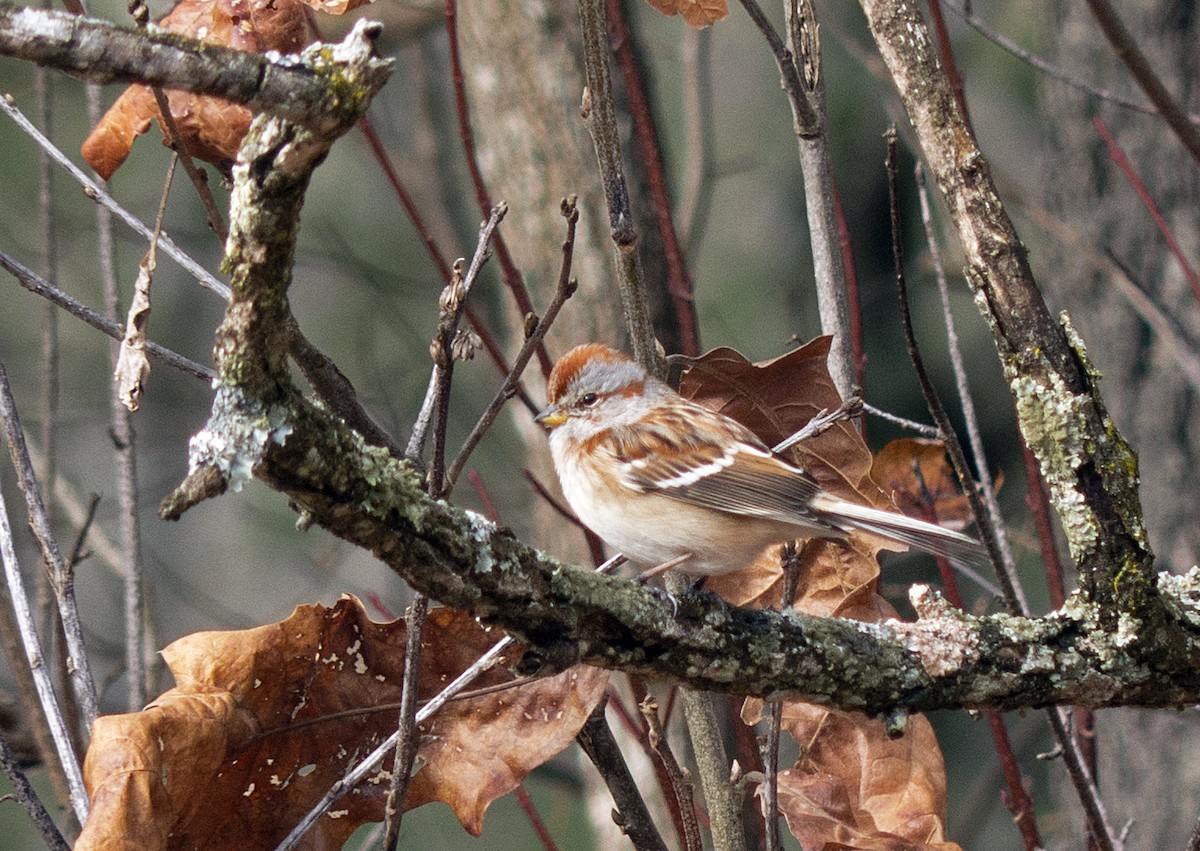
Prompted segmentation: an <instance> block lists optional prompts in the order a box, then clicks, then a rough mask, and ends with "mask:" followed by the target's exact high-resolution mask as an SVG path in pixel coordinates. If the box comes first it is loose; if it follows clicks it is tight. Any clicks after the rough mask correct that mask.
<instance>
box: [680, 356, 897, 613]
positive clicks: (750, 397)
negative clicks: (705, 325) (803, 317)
mask: <svg viewBox="0 0 1200 851" xmlns="http://www.w3.org/2000/svg"><path fill="white" fill-rule="evenodd" d="M829 344H830V338H829V337H818V338H817V339H815V340H813V341H812V342H810V343H808V344H806V345H804V346H801V347H800V348H798V349H796V350H794V351H792V352H789V353H788V354H786V355H783V356H781V357H778V358H775V359H774V360H770V361H765V362H763V363H750V362H749V361H748V360H746V359H745V358H744V357H742V355H741V354H739V353H738V352H736V351H734V350H733V349H727V348H721V349H714V350H713V351H711V352H709V353H707V354H706V355H704V356H703V357H701V358H698V359H696V360H694V361H691V362H690V363H689V366H688V369H687V371H686V372H685V373H684V374H683V377H682V379H681V380H680V387H679V392H680V393H682V394H683V395H684V396H686V397H687V398H689V399H692V400H693V401H695V402H697V403H699V404H701V405H704V406H705V407H708V408H712V409H713V410H716V411H720V412H721V413H723V414H726V415H727V416H729V417H732V418H733V419H735V420H737V421H738V422H740V423H742V424H743V425H745V426H746V427H747V428H749V429H750V430H751V431H753V432H754V433H755V434H756V435H758V437H759V438H760V439H762V441H763V442H764V443H766V444H767V445H769V446H774V445H775V444H777V443H779V442H781V441H782V440H784V439H785V438H787V437H790V436H791V435H792V434H794V433H796V432H797V431H799V430H800V429H801V428H802V427H803V426H804V425H805V424H806V423H808V421H809V420H811V419H812V418H813V417H815V416H816V415H818V414H819V413H821V412H822V411H824V410H834V409H836V408H837V407H838V405H840V404H841V402H842V399H841V397H840V396H839V395H838V392H837V389H836V388H835V387H834V384H833V379H832V378H830V377H829V368H828V366H827V365H826V361H827V358H828V355H829ZM787 454H788V455H789V457H790V458H791V460H792V461H793V462H794V463H796V464H797V465H799V466H800V467H803V468H804V469H805V470H807V471H808V473H809V474H810V475H812V476H813V478H815V479H816V480H817V481H818V482H820V483H821V485H822V486H823V487H825V488H826V489H827V490H829V491H830V492H832V493H835V494H837V495H838V496H841V497H845V498H847V499H853V500H855V501H858V502H862V503H865V504H868V505H875V506H878V507H880V508H889V509H890V508H892V507H893V506H892V505H891V504H890V502H889V501H888V499H887V497H886V495H885V494H884V493H883V491H881V490H880V489H879V487H878V486H877V485H876V484H875V482H874V481H873V480H872V479H871V475H870V471H871V451H870V449H868V448H867V445H866V444H865V443H864V442H863V440H862V438H861V437H860V436H859V434H858V431H857V430H856V429H855V428H854V425H853V424H852V423H850V422H847V421H842V422H838V423H835V424H834V425H833V426H832V427H831V428H829V429H828V430H827V431H825V432H822V433H821V434H819V435H817V436H815V437H813V438H810V439H808V440H805V441H802V442H801V443H799V444H797V445H795V446H793V447H792V448H791V449H790V450H788V453H787ZM885 546H886V547H888V548H894V547H896V546H898V545H896V544H891V543H887V542H884V541H883V540H881V539H879V538H875V537H873V536H868V535H852V536H851V537H850V546H848V547H846V546H836V545H832V544H830V543H829V542H827V541H819V540H814V541H806V542H805V543H804V544H803V546H802V550H801V554H800V555H801V563H802V568H801V582H800V588H799V593H800V596H799V597H798V598H797V600H796V605H797V607H799V608H802V609H803V610H804V611H807V612H810V613H812V614H819V615H835V614H836V615H840V616H843V617H856V618H860V619H869V620H873V619H874V618H875V616H876V615H877V613H878V609H877V603H878V602H882V601H880V600H879V599H878V597H876V595H875V593H874V587H875V581H876V579H877V578H878V577H879V562H878V561H877V560H876V558H875V556H876V553H878V551H879V550H880V549H881V548H883V547H885ZM781 575H782V572H781V569H780V565H779V548H778V547H771V548H770V549H768V550H767V551H766V552H764V553H763V555H762V556H760V557H759V559H758V560H757V561H756V562H755V563H754V564H753V565H751V566H750V567H747V568H746V569H745V570H739V571H737V572H735V573H730V574H726V575H724V576H715V577H711V578H710V579H708V580H707V581H706V583H705V587H706V588H708V589H709V590H711V591H714V592H716V593H717V594H720V595H721V596H722V597H724V598H725V599H727V600H728V601H729V602H731V603H734V604H736V605H757V606H778V605H779V580H780V578H781Z"/></svg>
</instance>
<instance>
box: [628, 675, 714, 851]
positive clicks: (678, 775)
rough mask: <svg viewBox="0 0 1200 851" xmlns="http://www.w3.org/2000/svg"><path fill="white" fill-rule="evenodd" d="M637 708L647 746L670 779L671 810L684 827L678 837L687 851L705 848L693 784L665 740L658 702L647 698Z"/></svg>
mask: <svg viewBox="0 0 1200 851" xmlns="http://www.w3.org/2000/svg"><path fill="white" fill-rule="evenodd" d="M638 709H640V710H641V713H642V719H643V720H644V721H645V723H646V733H647V744H648V745H649V747H650V750H651V752H652V753H653V754H654V756H655V758H656V759H657V760H658V761H659V762H661V763H662V767H663V770H664V771H665V772H666V774H667V777H668V778H669V779H670V784H671V785H670V791H671V795H672V796H673V797H674V798H675V806H674V807H673V808H672V809H673V810H674V811H675V812H678V813H679V816H680V823H681V826H682V828H683V835H682V836H680V837H679V838H680V839H681V840H683V846H684V848H686V849H687V851H700V849H701V848H703V847H704V842H703V840H702V839H701V837H700V825H699V824H698V823H697V821H696V804H695V801H693V792H694V784H693V783H692V780H691V778H690V777H688V775H687V772H685V771H684V770H683V768H682V766H680V764H679V760H678V759H676V758H675V752H674V751H673V750H672V749H671V745H670V743H669V742H668V741H667V734H666V732H665V731H664V730H663V724H662V718H661V716H660V715H659V714H658V703H657V702H656V701H655V700H654V699H653V698H652V697H650V696H649V695H647V696H646V697H644V698H642V700H641V702H640V703H639V704H638ZM664 791H665V790H664Z"/></svg>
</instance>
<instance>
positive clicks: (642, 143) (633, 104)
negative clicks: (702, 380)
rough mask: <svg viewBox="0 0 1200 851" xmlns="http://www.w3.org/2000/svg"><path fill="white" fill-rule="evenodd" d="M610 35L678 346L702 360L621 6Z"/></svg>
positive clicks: (612, 1) (610, 1)
mask: <svg viewBox="0 0 1200 851" xmlns="http://www.w3.org/2000/svg"><path fill="white" fill-rule="evenodd" d="M607 12H608V21H609V33H610V34H611V42H612V49H613V53H614V54H615V56H616V60H617V67H618V68H619V69H620V71H621V76H622V77H623V78H624V81H625V93H626V98H627V100H628V111H629V116H630V118H631V119H632V120H633V132H634V135H635V136H636V137H637V143H638V148H639V150H640V151H641V155H642V157H641V159H642V165H643V167H644V168H645V174H646V183H647V184H648V187H649V190H650V198H651V201H652V203H653V206H654V215H655V219H656V223H657V225H658V233H659V240H660V242H661V243H662V251H663V259H664V260H665V261H666V266H667V280H666V281H665V283H666V286H667V295H668V296H669V298H670V301H671V304H672V305H673V307H674V308H675V320H676V323H677V324H678V327H679V346H680V352H681V353H682V354H685V355H688V356H689V357H698V356H699V355H700V328H699V324H698V320H697V318H696V305H695V298H694V294H693V292H692V276H691V274H690V273H689V272H688V268H687V261H686V259H685V258H684V254H683V248H682V246H681V245H680V244H679V235H678V233H677V231H676V229H675V221H674V219H673V217H672V215H671V196H670V192H669V190H668V188H667V176H666V168H665V166H664V165H663V156H662V148H661V146H660V144H659V140H658V131H657V129H656V128H655V126H654V113H653V111H652V110H651V109H650V98H649V95H648V94H647V93H646V81H645V76H644V74H643V73H642V69H641V67H640V65H641V63H640V62H639V58H638V55H637V53H638V51H637V49H636V45H635V43H634V38H635V36H634V33H633V31H632V30H630V28H629V25H628V24H627V23H626V22H625V16H624V14H623V13H622V10H621V0H607Z"/></svg>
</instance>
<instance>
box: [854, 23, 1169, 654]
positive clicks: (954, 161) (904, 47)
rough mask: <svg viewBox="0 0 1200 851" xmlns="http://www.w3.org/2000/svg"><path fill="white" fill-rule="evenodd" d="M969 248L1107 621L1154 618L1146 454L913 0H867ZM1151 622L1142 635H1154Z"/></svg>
mask: <svg viewBox="0 0 1200 851" xmlns="http://www.w3.org/2000/svg"><path fill="white" fill-rule="evenodd" d="M862 7H863V10H864V11H865V12H866V15H867V21H868V24H869V25H870V27H871V33H872V35H873V36H874V37H875V42H876V44H877V45H878V47H879V50H880V52H881V54H882V55H883V58H884V61H885V63H886V64H887V67H888V70H889V71H890V72H891V75H892V78H893V80H894V81H895V83H896V87H897V89H898V90H899V92H900V97H901V99H902V100H903V101H904V106H905V108H906V109H907V111H908V116H909V120H910V121H911V122H912V125H913V128H914V129H915V130H916V133H917V137H918V139H919V140H920V143H921V147H922V150H923V151H924V154H925V159H926V161H927V162H928V164H929V168H930V171H931V173H932V174H933V175H934V176H935V178H936V180H937V185H938V188H939V189H940V190H941V192H942V195H943V197H944V198H945V200H946V205H947V207H948V208H949V210H950V215H951V218H952V220H953V222H954V225H955V227H956V229H957V230H958V236H959V240H960V242H961V243H962V246H963V250H964V252H965V253H966V258H967V268H966V276H967V279H968V280H969V281H970V283H971V286H972V287H973V288H974V290H975V302H976V304H977V306H978V307H979V310H980V312H981V313H982V314H983V316H984V319H985V320H986V321H987V322H988V324H989V325H990V326H991V329H992V334H993V337H994V338H995V341H996V346H997V348H998V350H999V353H1000V359H1001V362H1002V364H1003V366H1004V370H1005V375H1006V377H1007V378H1008V381H1009V386H1010V389H1011V391H1012V394H1013V397H1014V399H1015V400H1016V406H1017V414H1018V418H1019V422H1020V427H1021V432H1022V434H1023V435H1024V436H1025V439H1026V441H1027V443H1028V444H1029V446H1030V448H1031V449H1032V450H1033V451H1034V453H1035V454H1036V455H1037V458H1038V461H1039V462H1040V464H1041V467H1042V473H1043V475H1044V476H1045V479H1046V482H1047V483H1048V484H1049V485H1050V489H1051V492H1052V496H1053V500H1054V504H1055V508H1056V509H1057V511H1058V514H1059V516H1060V517H1061V518H1062V521H1063V527H1064V529H1065V531H1066V534H1067V540H1068V542H1069V544H1070V547H1071V554H1072V556H1073V557H1074V558H1075V560H1076V562H1078V564H1079V567H1080V573H1081V584H1082V586H1083V588H1084V590H1085V591H1086V593H1087V594H1088V596H1089V597H1090V598H1091V599H1093V600H1095V601H1096V602H1098V603H1100V604H1101V610H1102V612H1103V622H1104V626H1105V628H1106V629H1109V630H1115V629H1116V628H1117V626H1118V620H1119V619H1120V616H1121V615H1128V616H1132V617H1134V618H1136V619H1139V620H1145V619H1148V620H1150V621H1153V620H1154V618H1155V617H1157V614H1156V611H1155V610H1156V605H1155V595H1154V573H1153V572H1152V570H1151V565H1152V563H1153V555H1152V554H1151V552H1150V546H1149V543H1148V541H1147V539H1146V531H1145V526H1144V524H1143V522H1142V512H1141V504H1140V501H1139V498H1138V491H1137V484H1138V478H1137V457H1136V455H1135V454H1134V453H1133V450H1132V449H1131V448H1130V447H1129V445H1128V444H1127V443H1126V442H1125V440H1124V439H1123V438H1122V437H1121V435H1120V433H1119V432H1118V431H1117V428H1116V425H1115V424H1114V423H1113V421H1112V420H1111V419H1110V418H1109V416H1108V412H1107V411H1106V410H1105V407H1104V402H1103V400H1102V399H1101V397H1100V393H1099V389H1098V387H1097V382H1098V379H1099V375H1098V373H1097V372H1096V370H1095V369H1094V368H1093V367H1092V365H1091V363H1090V362H1089V361H1088V358H1087V354H1086V352H1085V351H1084V348H1083V343H1082V341H1081V340H1080V338H1079V336H1078V335H1077V334H1076V333H1075V332H1074V330H1073V329H1072V328H1071V327H1070V324H1069V322H1068V321H1067V320H1066V317H1065V316H1064V317H1063V319H1062V321H1061V323H1060V322H1057V321H1055V320H1054V318H1053V317H1051V315H1050V311H1049V310H1048V308H1047V307H1046V303H1045V302H1044V301H1043V300H1042V295H1041V291H1040V290H1039V289H1038V286H1037V284H1036V282H1035V281H1034V279H1033V273H1032V271H1031V270H1030V267H1029V262H1028V259H1027V258H1026V254H1025V248H1024V246H1023V245H1022V244H1021V242H1020V239H1019V238H1018V236H1017V233H1016V230H1015V229H1014V228H1013V224H1012V221H1011V220H1010V219H1009V218H1008V215H1007V213H1006V212H1005V211H1004V207H1003V205H1002V204H1001V202H1000V198H999V196H998V194H997V192H996V187H995V184H994V183H993V181H992V177H991V171H990V169H989V167H988V164H987V161H986V160H985V159H984V157H983V154H982V152H981V151H980V150H979V147H978V145H977V144H976V142H975V139H974V137H973V136H972V135H971V132H970V129H969V128H968V126H967V123H966V120H965V119H964V117H963V115H962V112H961V111H960V110H959V108H958V104H957V103H956V101H955V99H954V93H953V91H952V89H951V87H950V82H949V80H948V79H947V77H946V74H945V72H944V71H943V70H942V67H941V66H940V64H939V63H938V59H937V52H936V50H935V48H934V46H933V43H932V41H931V40H930V38H929V33H928V30H927V28H926V26H925V21H924V20H923V19H922V17H921V13H920V11H919V9H918V8H917V5H916V3H915V2H914V0H862ZM1152 633H1153V630H1152V629H1143V630H1142V631H1141V634H1142V635H1143V636H1145V637H1146V638H1149V637H1150V635H1151V634H1152Z"/></svg>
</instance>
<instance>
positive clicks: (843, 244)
mask: <svg viewBox="0 0 1200 851" xmlns="http://www.w3.org/2000/svg"><path fill="white" fill-rule="evenodd" d="M833 214H834V216H836V217H837V232H838V246H839V247H840V248H841V249H842V267H843V269H845V272H846V310H847V311H848V313H849V314H850V352H851V356H852V357H853V359H854V387H855V388H857V392H858V393H859V394H860V395H861V394H862V392H863V390H864V388H865V387H866V383H867V347H866V342H865V339H864V337H865V335H864V334H863V317H862V298H861V297H860V296H859V291H858V266H857V265H856V264H855V262H854V246H853V244H852V243H851V239H850V225H849V224H847V222H846V211H845V209H844V208H843V207H842V193H841V190H839V189H838V184H837V180H836V178H835V179H834V181H833ZM858 430H859V435H860V436H861V437H862V438H863V440H864V441H865V440H866V439H867V421H866V419H865V418H863V419H860V420H859V421H858Z"/></svg>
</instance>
